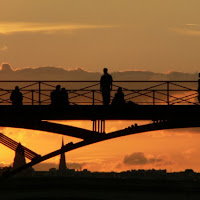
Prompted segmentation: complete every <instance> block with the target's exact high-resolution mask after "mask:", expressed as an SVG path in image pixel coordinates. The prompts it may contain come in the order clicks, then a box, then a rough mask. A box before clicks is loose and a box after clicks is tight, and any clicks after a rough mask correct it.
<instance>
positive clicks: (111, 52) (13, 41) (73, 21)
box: [0, 0, 200, 171]
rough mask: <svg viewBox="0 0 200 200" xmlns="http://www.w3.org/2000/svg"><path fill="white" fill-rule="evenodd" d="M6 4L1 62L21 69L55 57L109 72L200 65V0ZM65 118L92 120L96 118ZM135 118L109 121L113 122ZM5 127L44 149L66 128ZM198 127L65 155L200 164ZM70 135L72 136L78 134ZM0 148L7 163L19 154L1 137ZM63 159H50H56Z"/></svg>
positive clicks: (85, 161)
mask: <svg viewBox="0 0 200 200" xmlns="http://www.w3.org/2000/svg"><path fill="white" fill-rule="evenodd" d="M0 5H1V15H0V63H3V62H6V63H10V64H11V65H12V66H13V68H14V69H16V68H23V67H40V66H47V65H49V66H62V67H64V68H65V69H74V68H75V67H77V66H78V67H83V68H84V69H86V70H89V71H94V72H96V71H100V72H101V71H102V68H103V67H109V70H110V72H112V71H120V70H121V71H122V70H149V71H153V72H167V71H171V70H173V71H182V72H190V73H193V72H196V71H199V63H200V56H199V52H200V12H199V7H200V1H199V0H193V1H188V0H173V1H172V0H165V1H161V0H109V1H108V0H101V1H100V0H99V1H94V0H57V1H55V0H41V1H35V0H29V1H27V0H18V1H8V0H0ZM65 123H67V124H72V125H74V126H80V127H83V128H88V129H91V127H92V122H76V121H70V122H65ZM132 123H135V122H132V121H131V122H128V121H125V122H122V121H117V122H107V123H106V130H107V132H110V131H113V130H117V129H121V128H124V127H127V126H129V125H131V124H132ZM140 123H144V122H138V124H140ZM2 132H3V133H4V134H6V135H7V136H9V137H11V138H13V139H14V140H16V141H19V142H21V143H22V144H23V145H25V146H27V147H28V148H30V149H32V150H33V151H35V152H37V153H40V154H41V155H43V154H46V153H48V152H49V151H53V150H56V149H58V148H60V145H61V139H62V136H60V135H54V134H51V133H42V132H39V131H30V130H22V129H21V130H20V129H11V128H3V129H2ZM197 133H198V129H185V130H176V131H174V130H173V131H171V130H168V131H158V132H149V133H144V134H139V135H135V136H134V135H133V136H126V137H122V138H118V139H114V140H110V141H106V142H101V143H99V144H94V145H91V146H88V147H84V148H81V149H78V150H75V151H72V152H69V153H67V154H66V156H67V161H68V162H69V163H72V164H73V163H79V164H80V163H81V164H82V166H83V168H88V169H89V170H93V171H94V170H99V171H110V170H115V171H121V170H127V169H135V168H157V169H159V168H162V169H163V168H167V170H169V171H171V170H173V171H174V170H176V171H177V170H184V169H185V168H193V169H194V170H196V171H200V170H199V168H200V160H199V153H200V145H199V141H200V135H198V134H197ZM64 138H65V142H66V143H67V142H70V141H72V140H73V141H75V140H74V139H72V138H69V137H64ZM0 152H1V153H0V164H1V163H2V164H6V165H7V164H10V163H11V162H12V161H13V158H14V152H12V151H11V150H9V149H8V148H6V147H4V146H2V145H0ZM125 158H126V159H125ZM124 159H125V160H129V161H130V162H129V163H128V162H124ZM131 159H132V160H131ZM137 159H138V160H137ZM58 160H59V157H55V158H53V159H51V160H48V161H47V162H48V163H56V164H57V163H58ZM133 161H134V162H135V163H138V162H139V161H141V163H143V164H133ZM131 163H132V164H131ZM49 166H50V165H49ZM52 166H53V165H52Z"/></svg>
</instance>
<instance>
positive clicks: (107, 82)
mask: <svg viewBox="0 0 200 200" xmlns="http://www.w3.org/2000/svg"><path fill="white" fill-rule="evenodd" d="M103 72H104V74H103V75H102V76H101V80H100V90H101V92H102V97H103V105H109V103H110V91H111V90H112V82H113V79H112V76H111V75H110V74H108V69H107V68H104V69H103Z"/></svg>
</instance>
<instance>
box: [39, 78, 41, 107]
mask: <svg viewBox="0 0 200 200" xmlns="http://www.w3.org/2000/svg"><path fill="white" fill-rule="evenodd" d="M39 105H41V81H39Z"/></svg>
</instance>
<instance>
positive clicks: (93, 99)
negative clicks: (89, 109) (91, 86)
mask: <svg viewBox="0 0 200 200" xmlns="http://www.w3.org/2000/svg"><path fill="white" fill-rule="evenodd" d="M92 105H93V106H94V90H92Z"/></svg>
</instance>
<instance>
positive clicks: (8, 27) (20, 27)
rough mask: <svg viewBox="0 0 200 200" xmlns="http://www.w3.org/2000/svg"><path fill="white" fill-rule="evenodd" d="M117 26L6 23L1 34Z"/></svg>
mask: <svg viewBox="0 0 200 200" xmlns="http://www.w3.org/2000/svg"><path fill="white" fill-rule="evenodd" d="M114 27H117V26H115V25H88V24H48V23H47V24H44V23H29V22H7V23H6V22H5V23H2V22H1V23H0V34H14V33H23V32H26V33H37V32H42V33H54V32H58V31H64V32H66V31H74V30H83V29H105V28H114Z"/></svg>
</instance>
